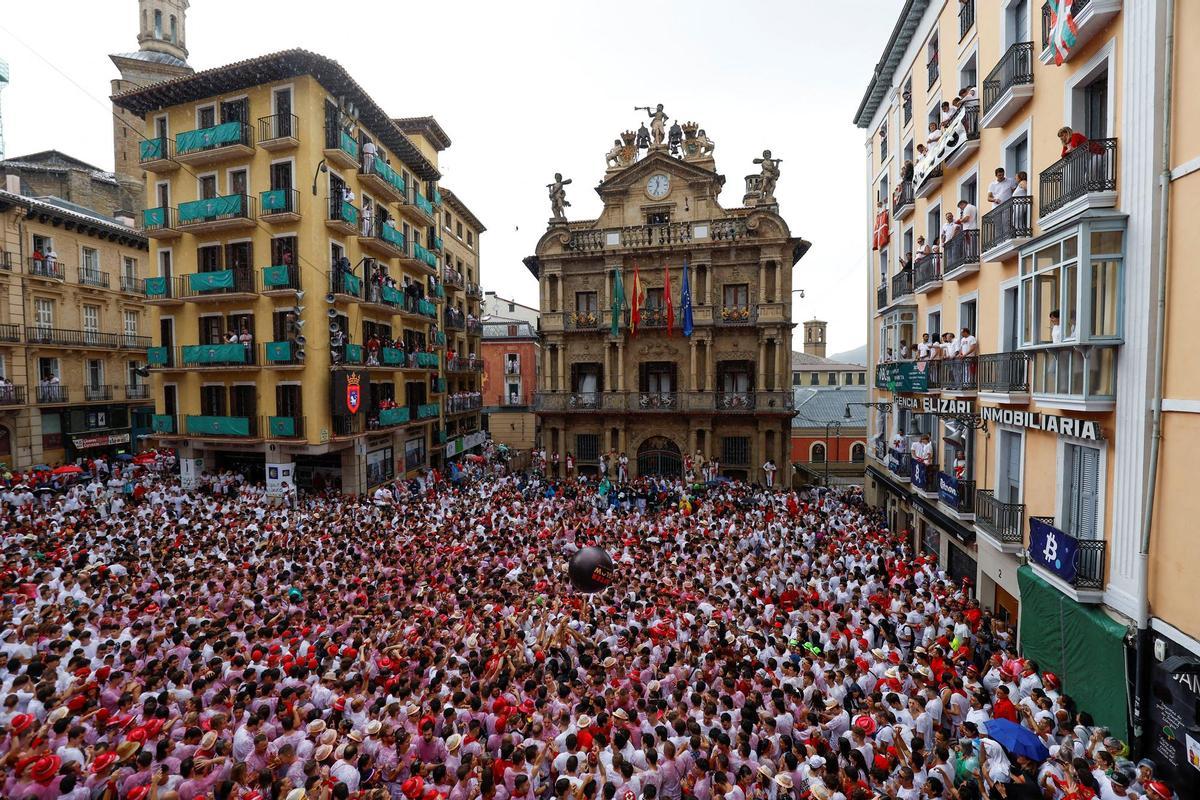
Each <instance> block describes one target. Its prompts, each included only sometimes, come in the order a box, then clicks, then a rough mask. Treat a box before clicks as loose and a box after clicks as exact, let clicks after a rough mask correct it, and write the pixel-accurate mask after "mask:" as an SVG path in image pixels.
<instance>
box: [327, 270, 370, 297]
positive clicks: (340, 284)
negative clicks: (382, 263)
mask: <svg viewBox="0 0 1200 800" xmlns="http://www.w3.org/2000/svg"><path fill="white" fill-rule="evenodd" d="M329 293H330V294H332V295H333V296H334V301H335V302H339V301H341V302H344V301H345V300H347V299H353V300H359V299H361V298H362V296H363V286H362V278H360V277H358V276H357V275H355V274H354V273H352V272H347V271H345V270H341V269H335V270H334V271H333V272H330V273H329Z"/></svg>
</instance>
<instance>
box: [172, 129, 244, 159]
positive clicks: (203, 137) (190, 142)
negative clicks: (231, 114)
mask: <svg viewBox="0 0 1200 800" xmlns="http://www.w3.org/2000/svg"><path fill="white" fill-rule="evenodd" d="M241 140H242V123H240V122H236V121H235V122H223V123H221V124H220V125H214V126H213V127H211V128H200V129H199V130H194V131H187V132H185V133H181V134H179V135H178V136H176V137H175V153H176V155H185V154H187V153H194V152H196V151H197V150H209V149H211V148H213V147H223V146H224V145H227V144H235V143H236V142H240V141H241Z"/></svg>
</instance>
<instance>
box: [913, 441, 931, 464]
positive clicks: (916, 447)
mask: <svg viewBox="0 0 1200 800" xmlns="http://www.w3.org/2000/svg"><path fill="white" fill-rule="evenodd" d="M932 454H933V445H932V444H930V443H929V442H922V441H919V440H918V441H916V442H914V443H913V446H912V455H913V458H915V459H916V460H917V461H920V462H921V463H922V464H928V463H929V460H930V459H929V457H930V455H932Z"/></svg>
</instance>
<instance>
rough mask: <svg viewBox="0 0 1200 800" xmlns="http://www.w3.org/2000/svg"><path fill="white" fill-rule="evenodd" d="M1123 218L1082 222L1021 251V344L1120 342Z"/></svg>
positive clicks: (1029, 345) (1030, 345)
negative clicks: (1102, 222)
mask: <svg viewBox="0 0 1200 800" xmlns="http://www.w3.org/2000/svg"><path fill="white" fill-rule="evenodd" d="M1123 262H1124V222H1123V221H1120V220H1114V221H1111V222H1109V223H1108V224H1107V225H1106V226H1105V227H1099V226H1098V224H1097V223H1090V224H1083V225H1080V226H1079V227H1078V228H1075V229H1072V230H1071V231H1070V232H1069V233H1068V234H1067V235H1065V236H1063V237H1062V238H1060V239H1057V240H1055V241H1053V242H1049V243H1044V244H1039V245H1037V247H1036V249H1031V250H1025V251H1022V253H1021V286H1020V303H1021V345H1022V346H1024V347H1036V346H1039V345H1051V346H1052V345H1058V344H1066V343H1075V342H1079V343H1081V344H1082V343H1119V342H1120V340H1121V336H1122V331H1121V307H1122V297H1121V295H1122V291H1121V281H1122V279H1123V278H1122V275H1123Z"/></svg>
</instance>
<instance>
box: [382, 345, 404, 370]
mask: <svg viewBox="0 0 1200 800" xmlns="http://www.w3.org/2000/svg"><path fill="white" fill-rule="evenodd" d="M404 362H405V358H404V351H403V350H397V349H396V348H395V347H385V348H383V363H385V364H393V365H400V366H403V365H404Z"/></svg>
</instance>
